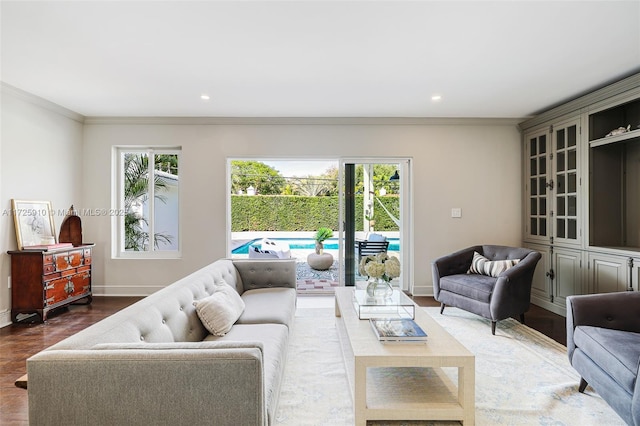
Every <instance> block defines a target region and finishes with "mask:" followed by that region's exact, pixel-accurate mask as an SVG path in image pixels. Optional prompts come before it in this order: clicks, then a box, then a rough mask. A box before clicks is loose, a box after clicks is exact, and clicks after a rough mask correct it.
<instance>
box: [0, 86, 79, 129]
mask: <svg viewBox="0 0 640 426" xmlns="http://www.w3.org/2000/svg"><path fill="white" fill-rule="evenodd" d="M0 93H2V95H3V96H4V95H5V94H7V95H11V96H13V97H15V98H18V99H21V100H23V101H25V102H28V103H30V104H33V105H36V106H39V107H41V108H44V109H47V110H49V111H52V112H55V113H56V114H60V115H62V116H65V117H67V118H70V119H71V120H75V121H77V122H78V123H84V120H85V117H84V115H82V114H78V113H77V112H75V111H71V110H70V109H67V108H65V107H63V106H60V105H58V104H56V103H53V102H51V101H48V100H46V99H44V98H41V97H39V96H36V95H34V94H32V93H29V92H25V91H24V90H22V89H19V88H17V87H15V86H12V85H10V84H7V83H5V82H4V81H0Z"/></svg>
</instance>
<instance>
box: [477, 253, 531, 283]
mask: <svg viewBox="0 0 640 426" xmlns="http://www.w3.org/2000/svg"><path fill="white" fill-rule="evenodd" d="M518 262H520V259H505V260H493V261H492V260H489V259H487V258H486V257H484V256H483V255H481V254H480V253H478V252H477V251H474V252H473V260H472V261H471V267H470V268H469V271H468V272H467V273H468V274H482V275H488V276H490V277H495V278H497V277H498V275H500V274H501V273H503V272H504V271H506V270H507V269H509V268H512V267H514V266H516V265H517V264H518Z"/></svg>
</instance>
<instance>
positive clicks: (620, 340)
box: [573, 325, 640, 393]
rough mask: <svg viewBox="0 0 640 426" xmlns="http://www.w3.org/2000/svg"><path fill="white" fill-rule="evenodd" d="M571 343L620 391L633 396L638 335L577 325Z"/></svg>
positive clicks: (639, 355) (638, 361)
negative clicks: (617, 386)
mask: <svg viewBox="0 0 640 426" xmlns="http://www.w3.org/2000/svg"><path fill="white" fill-rule="evenodd" d="M573 339H574V342H575V344H576V346H577V347H578V348H580V349H581V350H582V351H583V352H584V353H585V354H586V355H587V356H588V357H589V358H591V359H592V360H593V362H595V363H596V364H598V365H599V366H600V368H602V369H603V370H604V371H605V372H606V373H607V374H608V375H609V376H611V378H612V379H614V380H615V381H616V382H617V383H618V384H619V385H620V386H621V387H622V388H623V389H625V390H626V391H628V392H629V393H633V391H634V386H635V381H636V375H637V374H638V368H639V366H640V333H632V332H630V331H621V330H612V329H608V328H601V327H592V326H584V325H582V326H578V327H576V329H575V331H574V335H573Z"/></svg>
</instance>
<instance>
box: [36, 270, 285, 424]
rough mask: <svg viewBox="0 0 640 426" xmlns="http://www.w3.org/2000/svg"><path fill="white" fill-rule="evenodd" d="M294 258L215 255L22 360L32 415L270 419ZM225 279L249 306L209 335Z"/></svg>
mask: <svg viewBox="0 0 640 426" xmlns="http://www.w3.org/2000/svg"><path fill="white" fill-rule="evenodd" d="M295 270H296V265H295V260H251V259H242V260H238V259H233V260H230V259H221V260H218V261H216V262H214V263H212V264H211V265H208V266H206V267H204V268H202V269H200V270H198V271H196V272H194V273H193V274H191V275H189V276H187V277H185V278H183V279H181V280H179V281H177V282H175V283H173V284H171V285H170V286H168V287H166V288H164V289H162V290H160V291H158V292H156V293H154V294H152V295H150V296H148V297H146V298H144V299H142V300H140V301H139V302H137V303H135V304H133V305H131V306H129V307H127V308H125V309H123V310H122V311H120V312H117V313H116V314H114V315H112V316H110V317H108V318H106V319H104V320H102V321H100V322H98V323H96V324H94V325H92V326H91V327H88V328H86V329H85V330H82V331H80V332H78V333H77V334H75V335H73V336H71V337H69V338H67V339H65V340H63V341H61V342H59V343H57V344H55V345H53V346H51V347H49V348H47V349H46V350H44V351H42V352H40V353H38V354H36V355H34V356H33V357H31V358H29V359H28V360H27V372H28V377H29V381H28V392H29V423H30V424H32V425H50V424H68V425H71V424H72V425H190V426H191V425H199V424H207V425H212V424H215V425H234V426H236V425H270V424H273V423H274V418H275V417H274V416H275V411H276V408H277V404H278V397H279V390H280V384H281V381H282V376H283V370H284V363H285V360H286V355H287V347H288V338H289V329H290V327H291V326H292V324H293V319H294V316H295V306H296V290H295V287H296V273H295ZM221 280H224V281H226V282H227V283H228V284H230V285H231V286H234V287H235V288H236V289H237V290H238V293H239V294H240V295H241V297H242V299H243V300H244V302H245V309H244V312H243V313H242V315H241V316H240V318H239V319H238V321H237V322H236V323H235V324H234V325H233V327H232V328H231V331H230V332H229V333H227V334H226V335H225V336H222V337H216V336H212V335H210V334H209V333H208V332H207V330H206V329H205V328H204V327H203V326H202V323H201V322H200V320H199V318H198V316H197V313H196V311H195V308H194V306H193V301H194V300H197V299H201V298H204V297H206V296H208V295H210V294H211V293H212V292H213V290H214V286H215V285H216V283H220V281H221Z"/></svg>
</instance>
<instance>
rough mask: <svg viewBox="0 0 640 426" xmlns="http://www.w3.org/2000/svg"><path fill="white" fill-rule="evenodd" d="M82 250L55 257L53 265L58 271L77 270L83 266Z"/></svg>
mask: <svg viewBox="0 0 640 426" xmlns="http://www.w3.org/2000/svg"><path fill="white" fill-rule="evenodd" d="M82 260H83V257H82V250H75V251H69V252H66V253H60V254H55V255H53V263H54V265H55V267H56V271H64V270H65V269H69V268H77V267H78V266H80V265H82Z"/></svg>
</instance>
